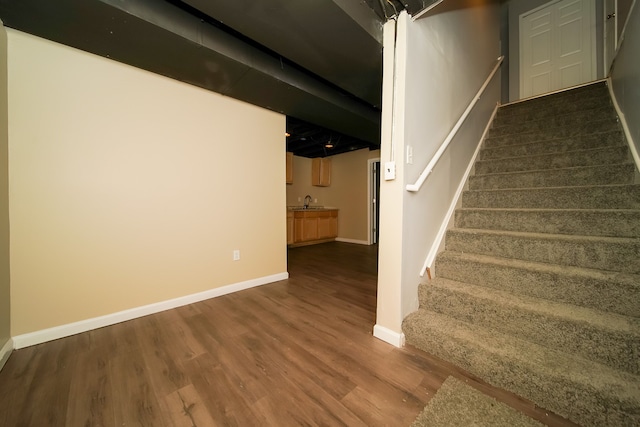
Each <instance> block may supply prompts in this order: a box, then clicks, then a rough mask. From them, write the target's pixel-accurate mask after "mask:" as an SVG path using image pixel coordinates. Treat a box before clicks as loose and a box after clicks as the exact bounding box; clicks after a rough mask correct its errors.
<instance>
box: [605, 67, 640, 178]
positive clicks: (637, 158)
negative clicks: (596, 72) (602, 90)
mask: <svg viewBox="0 0 640 427" xmlns="http://www.w3.org/2000/svg"><path fill="white" fill-rule="evenodd" d="M607 87H608V88H609V94H610V95H611V100H612V101H613V107H614V108H615V109H616V113H618V117H619V118H620V124H621V125H622V130H623V131H624V136H625V137H626V139H627V144H628V145H629V149H630V150H631V155H632V156H633V161H634V162H635V164H636V169H637V170H638V171H640V153H638V149H637V148H636V144H635V142H634V141H633V138H632V137H631V131H630V130H629V125H628V124H627V119H626V117H625V115H624V113H623V112H622V109H620V104H618V99H617V98H616V93H615V91H614V90H613V84H612V82H611V77H609V78H608V79H607Z"/></svg>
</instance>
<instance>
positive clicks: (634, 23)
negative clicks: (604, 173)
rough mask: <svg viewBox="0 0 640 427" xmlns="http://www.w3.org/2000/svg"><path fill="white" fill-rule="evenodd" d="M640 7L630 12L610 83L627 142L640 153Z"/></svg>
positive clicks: (635, 4) (635, 6)
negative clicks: (620, 113) (624, 124)
mask: <svg viewBox="0 0 640 427" xmlns="http://www.w3.org/2000/svg"><path fill="white" fill-rule="evenodd" d="M638 52H640V7H638V4H637V2H636V3H634V6H633V8H632V9H631V12H630V16H629V20H628V24H627V27H626V29H625V32H624V39H623V40H622V45H621V46H620V50H619V51H618V54H617V56H616V58H615V59H614V62H613V68H612V70H611V84H612V87H613V92H614V94H615V97H616V101H617V103H618V105H619V106H620V109H621V110H622V113H623V114H624V118H625V121H626V123H627V126H628V131H629V136H630V137H631V140H632V141H630V143H632V144H633V146H634V147H635V150H636V153H640V58H639V56H638Z"/></svg>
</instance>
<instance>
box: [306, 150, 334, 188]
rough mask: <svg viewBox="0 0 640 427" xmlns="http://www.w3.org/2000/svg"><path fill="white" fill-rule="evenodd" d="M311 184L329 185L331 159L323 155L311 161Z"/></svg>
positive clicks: (317, 185)
mask: <svg viewBox="0 0 640 427" xmlns="http://www.w3.org/2000/svg"><path fill="white" fill-rule="evenodd" d="M311 185H315V186H316V187H328V186H330V185H331V159H329V158H326V157H325V158H315V159H313V160H312V161H311Z"/></svg>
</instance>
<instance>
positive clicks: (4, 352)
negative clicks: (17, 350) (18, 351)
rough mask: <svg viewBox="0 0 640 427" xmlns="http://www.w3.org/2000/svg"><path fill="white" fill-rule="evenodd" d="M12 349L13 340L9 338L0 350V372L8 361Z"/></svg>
mask: <svg viewBox="0 0 640 427" xmlns="http://www.w3.org/2000/svg"><path fill="white" fill-rule="evenodd" d="M13 349H14V347H13V339H11V338H9V341H7V342H6V343H5V344H4V345H3V346H2V348H1V349H0V371H1V370H2V368H4V364H5V363H7V360H9V356H11V352H12V351H13Z"/></svg>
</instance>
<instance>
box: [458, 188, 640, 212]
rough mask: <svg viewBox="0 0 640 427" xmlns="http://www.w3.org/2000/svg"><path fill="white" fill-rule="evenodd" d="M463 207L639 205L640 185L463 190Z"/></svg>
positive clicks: (561, 207) (573, 207) (636, 207)
mask: <svg viewBox="0 0 640 427" xmlns="http://www.w3.org/2000/svg"><path fill="white" fill-rule="evenodd" d="M462 207H463V208H522V209H640V186H638V185H635V186H633V185H620V186H589V187H560V188H535V189H533V188H527V189H519V190H517V189H516V190H487V191H481V190H477V191H465V192H464V193H463V195H462Z"/></svg>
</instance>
